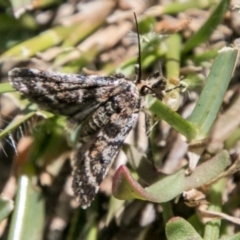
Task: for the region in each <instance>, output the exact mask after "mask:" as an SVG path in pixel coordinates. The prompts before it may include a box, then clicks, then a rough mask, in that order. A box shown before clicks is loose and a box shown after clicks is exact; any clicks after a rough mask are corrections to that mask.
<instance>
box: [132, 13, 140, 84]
mask: <svg viewBox="0 0 240 240" xmlns="http://www.w3.org/2000/svg"><path fill="white" fill-rule="evenodd" d="M133 14H134V19H135V24H136V31H137V42H138V66H139V69H138V76H137V83H140V81H141V77H142V64H141V45H140V36H139V29H138V21H137V16H136V13H135V12H134V13H133Z"/></svg>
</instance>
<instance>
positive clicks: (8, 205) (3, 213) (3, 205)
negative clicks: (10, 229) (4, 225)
mask: <svg viewBox="0 0 240 240" xmlns="http://www.w3.org/2000/svg"><path fill="white" fill-rule="evenodd" d="M13 208H14V206H13V201H12V200H11V199H6V198H4V197H3V196H0V223H1V222H2V220H3V219H4V218H6V217H7V216H8V215H9V214H10V213H11V212H12V210H13Z"/></svg>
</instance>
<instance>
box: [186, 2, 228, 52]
mask: <svg viewBox="0 0 240 240" xmlns="http://www.w3.org/2000/svg"><path fill="white" fill-rule="evenodd" d="M228 7H229V0H222V1H221V2H220V3H219V4H218V6H217V7H216V8H215V10H214V11H213V12H212V14H211V16H210V17H209V18H208V19H207V21H206V22H205V23H204V25H203V26H202V27H201V28H200V29H199V30H198V31H197V32H196V33H195V34H194V35H193V36H192V37H191V38H189V40H188V41H187V42H186V44H185V46H184V48H183V53H187V52H189V51H191V50H192V49H193V48H194V47H196V46H199V45H200V44H201V43H204V42H206V41H207V40H208V39H209V37H210V36H211V34H212V33H213V31H214V30H215V29H216V27H217V26H218V25H219V24H220V23H221V22H222V20H223V18H224V15H225V13H226V11H227V10H228Z"/></svg>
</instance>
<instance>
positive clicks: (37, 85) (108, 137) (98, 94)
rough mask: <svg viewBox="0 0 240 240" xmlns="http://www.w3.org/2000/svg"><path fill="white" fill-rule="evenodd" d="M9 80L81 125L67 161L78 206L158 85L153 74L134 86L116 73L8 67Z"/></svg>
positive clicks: (92, 191) (87, 199)
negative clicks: (70, 161)
mask: <svg viewBox="0 0 240 240" xmlns="http://www.w3.org/2000/svg"><path fill="white" fill-rule="evenodd" d="M9 81H10V82H11V84H12V86H13V87H14V88H15V89H16V90H18V91H19V92H21V93H22V94H23V95H24V96H25V97H27V98H28V99H29V100H30V101H32V102H35V103H37V104H38V105H39V106H40V107H42V108H43V109H45V110H48V111H51V112H53V113H56V114H60V115H64V116H67V117H68V118H69V120H70V121H71V122H75V123H77V124H80V123H81V124H83V127H82V128H81V131H80V136H79V138H80V142H81V143H82V144H81V147H80V148H79V149H77V150H76V152H75V154H74V159H73V160H74V169H73V177H74V180H73V190H74V193H75V196H76V197H77V199H78V201H79V203H80V205H81V207H82V208H86V207H88V206H89V205H90V203H91V202H92V200H93V199H94V197H95V195H96V193H97V192H98V189H99V185H100V184H101V182H102V180H103V178H104V177H105V175H106V173H107V171H108V169H109V167H110V166H111V163H112V162H113V160H114V159H115V157H116V155H117V154H118V152H119V149H120V147H121V145H122V143H123V141H124V139H125V138H126V136H127V134H128V133H129V131H130V130H131V129H132V128H133V126H134V124H135V123H136V121H137V119H138V113H139V109H140V104H141V95H145V94H146V93H147V92H148V89H149V88H151V89H152V90H153V91H154V88H155V87H157V88H159V84H160V85H161V84H162V79H158V78H157V77H156V76H155V78H154V81H152V80H150V79H149V81H145V82H144V83H143V82H140V83H138V84H135V83H134V82H132V81H130V80H129V79H127V78H126V77H123V76H122V75H116V76H112V77H101V76H95V75H90V76H82V75H74V74H63V73H55V72H50V71H42V70H37V69H30V68H14V69H12V70H11V71H10V72H9ZM153 83H154V84H153ZM146 84H147V85H146Z"/></svg>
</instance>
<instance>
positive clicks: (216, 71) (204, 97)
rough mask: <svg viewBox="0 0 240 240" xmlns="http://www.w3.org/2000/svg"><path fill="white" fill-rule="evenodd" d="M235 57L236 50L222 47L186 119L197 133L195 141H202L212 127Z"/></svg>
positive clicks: (233, 66) (230, 75)
mask: <svg viewBox="0 0 240 240" xmlns="http://www.w3.org/2000/svg"><path fill="white" fill-rule="evenodd" d="M237 56H238V50H237V49H234V48H229V47H224V48H223V49H222V50H220V51H219V54H218V56H217V57H216V59H215V61H214V63H213V66H212V69H211V71H210V73H209V75H208V78H207V80H206V84H205V86H204V88H203V90H202V92H201V95H200V97H199V99H198V101H197V104H196V107H195V108H194V110H193V112H192V114H191V116H190V117H189V118H188V119H187V120H188V121H189V124H193V125H195V126H196V129H197V131H198V134H197V135H196V137H195V138H194V139H195V140H201V139H204V138H205V137H206V136H207V135H208V133H209V130H210V128H211V127H212V125H213V123H214V121H215V119H216V117H217V115H218V113H219V109H220V107H221V105H222V101H223V98H224V95H225V93H226V91H227V88H228V85H229V82H230V80H231V77H232V74H233V72H234V69H235V63H236V60H237ZM191 137H192V136H191Z"/></svg>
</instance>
